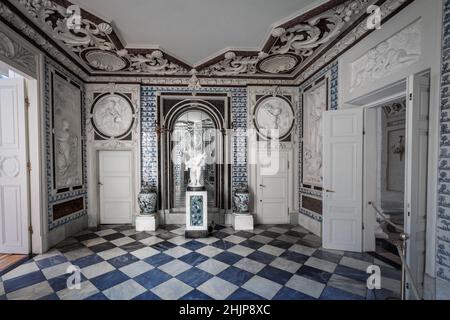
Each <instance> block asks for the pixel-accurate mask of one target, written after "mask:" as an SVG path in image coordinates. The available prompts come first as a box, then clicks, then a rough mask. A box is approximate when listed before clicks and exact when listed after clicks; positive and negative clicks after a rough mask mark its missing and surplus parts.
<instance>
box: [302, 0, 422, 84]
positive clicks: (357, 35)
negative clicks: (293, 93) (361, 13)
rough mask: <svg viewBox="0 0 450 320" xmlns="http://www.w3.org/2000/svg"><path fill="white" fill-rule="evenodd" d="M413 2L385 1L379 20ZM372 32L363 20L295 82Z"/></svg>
mask: <svg viewBox="0 0 450 320" xmlns="http://www.w3.org/2000/svg"><path fill="white" fill-rule="evenodd" d="M413 1H414V0H386V1H384V2H383V4H381V5H380V13H381V20H382V22H383V23H384V22H385V21H386V19H388V18H390V17H391V16H392V15H393V14H395V13H396V12H397V11H398V10H400V9H402V8H403V7H405V6H406V5H408V4H410V3H411V2H413ZM372 31H373V30H369V28H368V26H367V21H366V19H363V21H362V22H360V23H359V24H358V25H357V26H356V27H355V28H354V29H353V30H351V32H350V33H348V34H346V35H345V36H344V37H342V38H341V39H340V40H338V41H337V42H336V43H334V44H333V45H332V46H331V47H330V48H327V49H325V50H324V51H323V53H322V55H321V56H320V57H319V58H318V59H317V60H315V61H311V64H310V65H309V66H308V67H306V68H305V69H303V70H300V71H299V73H298V75H297V78H296V80H297V81H298V82H299V83H303V82H304V81H306V80H307V79H308V78H309V77H311V76H312V75H314V74H315V73H316V72H318V71H319V70H320V69H322V68H323V67H324V66H326V65H327V64H329V63H330V62H331V61H333V60H335V59H336V58H338V57H339V56H340V55H341V54H342V53H344V52H345V51H347V50H349V49H350V48H351V47H353V46H354V45H355V44H356V43H358V42H359V41H360V40H362V39H363V38H364V37H366V36H367V35H368V34H370V33H371V32H372Z"/></svg>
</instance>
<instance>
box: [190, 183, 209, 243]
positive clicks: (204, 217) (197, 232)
mask: <svg viewBox="0 0 450 320" xmlns="http://www.w3.org/2000/svg"><path fill="white" fill-rule="evenodd" d="M185 236H186V238H207V237H208V236H209V234H208V195H207V192H206V190H205V189H204V188H199V189H190V188H188V191H187V192H186V233H185Z"/></svg>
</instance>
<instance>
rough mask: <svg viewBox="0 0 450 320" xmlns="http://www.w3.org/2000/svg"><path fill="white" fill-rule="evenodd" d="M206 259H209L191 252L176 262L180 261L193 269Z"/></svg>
mask: <svg viewBox="0 0 450 320" xmlns="http://www.w3.org/2000/svg"><path fill="white" fill-rule="evenodd" d="M208 259H209V258H208V257H207V256H204V255H202V254H200V253H198V252H191V253H188V254H186V255H184V256H182V257H181V258H179V259H178V260H181V261H183V262H185V263H187V264H190V265H191V266H194V267H195V266H197V265H199V264H200V263H202V262H204V261H206V260H208Z"/></svg>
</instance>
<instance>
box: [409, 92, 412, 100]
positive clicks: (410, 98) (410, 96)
mask: <svg viewBox="0 0 450 320" xmlns="http://www.w3.org/2000/svg"><path fill="white" fill-rule="evenodd" d="M412 100H413V94H412V93H410V94H409V101H412Z"/></svg>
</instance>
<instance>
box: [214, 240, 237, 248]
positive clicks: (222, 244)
mask: <svg viewBox="0 0 450 320" xmlns="http://www.w3.org/2000/svg"><path fill="white" fill-rule="evenodd" d="M211 246H213V247H216V248H219V249H222V250H228V249H230V248H231V247H234V246H235V244H234V243H231V242H228V241H225V240H219V241H216V242H214V243H212V244H211Z"/></svg>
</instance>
